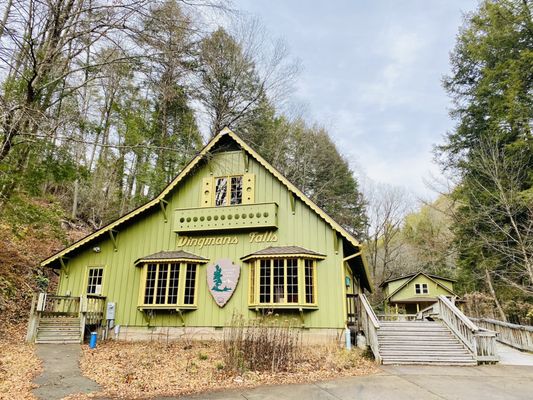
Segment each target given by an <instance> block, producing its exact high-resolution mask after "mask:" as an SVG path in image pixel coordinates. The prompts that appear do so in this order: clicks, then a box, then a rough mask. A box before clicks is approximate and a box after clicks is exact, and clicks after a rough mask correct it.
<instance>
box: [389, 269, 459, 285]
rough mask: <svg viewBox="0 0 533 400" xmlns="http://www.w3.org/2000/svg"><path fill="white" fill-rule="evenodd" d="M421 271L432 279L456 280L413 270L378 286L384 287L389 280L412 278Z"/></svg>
mask: <svg viewBox="0 0 533 400" xmlns="http://www.w3.org/2000/svg"><path fill="white" fill-rule="evenodd" d="M421 273H423V274H424V275H426V276H428V277H431V278H433V279H440V280H443V281H448V282H457V279H451V278H445V277H443V276H438V275H433V274H426V273H425V272H423V271H419V272H414V273H412V274H406V275H402V276H398V277H397V278H391V279H387V280H386V281H383V282H382V283H381V285H379V287H385V285H386V284H387V283H389V282H395V281H399V280H401V279H405V278H412V277H413V276H417V275H419V274H421Z"/></svg>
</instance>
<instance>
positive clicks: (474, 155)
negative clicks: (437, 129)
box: [369, 0, 533, 324]
mask: <svg viewBox="0 0 533 400" xmlns="http://www.w3.org/2000/svg"><path fill="white" fill-rule="evenodd" d="M450 62H451V73H450V74H449V75H448V76H446V77H445V78H444V80H443V86H444V89H445V90H446V92H447V93H448V95H449V96H450V98H451V100H452V104H453V107H452V110H451V117H452V118H453V120H454V121H455V122H456V125H455V128H454V129H453V130H452V131H450V132H448V133H447V134H446V136H445V139H444V142H443V143H442V144H440V145H438V146H436V149H435V150H436V155H437V158H438V162H439V163H440V165H441V167H442V169H443V171H444V173H445V175H446V177H447V178H448V182H446V184H445V185H436V186H437V187H436V190H437V191H438V192H440V194H441V195H440V197H439V198H438V199H437V200H436V201H435V202H432V203H431V202H430V203H427V204H426V205H424V206H423V207H422V208H421V209H419V210H416V211H415V212H413V211H414V210H413V209H414V207H412V203H410V201H409V199H408V196H407V195H406V194H405V193H402V191H401V190H397V189H391V188H388V189H386V190H382V191H381V193H379V194H378V196H374V197H375V199H373V198H371V202H370V207H369V212H370V214H369V215H370V219H371V221H372V224H371V227H372V229H371V231H370V234H369V239H370V240H369V245H370V246H369V249H370V254H371V256H372V257H373V265H374V268H375V270H376V274H375V276H376V277H377V279H378V281H381V280H384V279H388V278H389V277H391V276H396V275H400V274H401V273H404V272H412V271H415V270H425V271H428V272H431V273H436V274H441V275H443V276H447V277H451V278H456V279H458V282H457V285H456V287H457V289H458V291H459V293H460V294H461V295H463V294H466V296H465V298H466V299H468V300H469V305H470V306H471V305H472V303H474V305H475V306H476V307H477V306H479V309H481V310H483V313H484V314H485V315H487V316H491V317H495V318H498V319H503V320H505V319H511V320H513V321H514V322H521V323H526V324H533V140H532V139H533V137H532V132H531V130H532V127H533V21H532V11H531V3H530V2H528V1H522V0H501V1H494V0H485V1H482V2H481V3H480V5H479V8H478V10H476V11H475V12H473V13H471V14H468V15H466V16H465V19H464V23H463V26H462V27H461V29H460V30H459V34H458V36H457V40H456V46H455V49H454V50H453V52H452V53H451V56H450ZM406 214H408V215H407V217H405V218H404V215H406Z"/></svg>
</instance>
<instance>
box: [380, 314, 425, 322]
mask: <svg viewBox="0 0 533 400" xmlns="http://www.w3.org/2000/svg"><path fill="white" fill-rule="evenodd" d="M416 317H417V314H377V318H378V320H379V321H414V320H416Z"/></svg>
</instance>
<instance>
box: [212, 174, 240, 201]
mask: <svg viewBox="0 0 533 400" xmlns="http://www.w3.org/2000/svg"><path fill="white" fill-rule="evenodd" d="M238 204H242V175H237V176H222V177H218V178H215V206H216V207H221V206H227V205H232V206H234V205H238Z"/></svg>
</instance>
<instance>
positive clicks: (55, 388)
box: [33, 344, 100, 400]
mask: <svg viewBox="0 0 533 400" xmlns="http://www.w3.org/2000/svg"><path fill="white" fill-rule="evenodd" d="M80 352H81V350H80V345H79V344H38V345H37V346H36V353H37V357H39V358H40V359H41V360H42V362H43V369H44V370H43V373H42V374H41V375H40V376H38V377H37V378H36V379H35V381H34V382H35V383H36V384H38V385H40V386H39V387H38V388H37V389H35V390H34V391H33V394H34V395H35V396H36V397H37V398H39V399H46V400H55V399H62V398H63V397H65V396H68V395H69V394H72V393H89V392H96V391H98V390H100V387H99V386H98V385H97V384H96V383H95V382H93V381H92V380H90V379H88V378H85V377H84V376H83V375H82V374H81V371H80V367H79V359H80Z"/></svg>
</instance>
